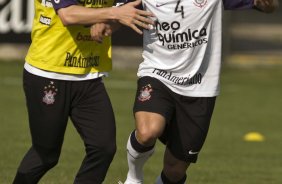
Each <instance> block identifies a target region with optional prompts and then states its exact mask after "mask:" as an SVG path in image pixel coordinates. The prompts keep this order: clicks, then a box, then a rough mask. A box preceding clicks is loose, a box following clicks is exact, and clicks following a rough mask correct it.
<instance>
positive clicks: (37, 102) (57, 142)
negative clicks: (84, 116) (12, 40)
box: [23, 71, 69, 148]
mask: <svg viewBox="0 0 282 184" xmlns="http://www.w3.org/2000/svg"><path fill="white" fill-rule="evenodd" d="M23 84H24V91H25V96H26V104H27V109H28V116H29V125H30V131H31V136H32V142H33V144H34V145H36V146H39V147H42V148H44V147H45V148H57V147H60V146H61V144H62V141H63V137H64V133H65V129H66V124H67V121H68V112H69V108H68V107H69V102H68V100H67V83H66V82H65V81H59V80H52V79H47V78H43V77H39V76H36V75H33V74H30V73H28V72H27V71H24V77H23Z"/></svg>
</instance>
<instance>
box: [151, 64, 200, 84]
mask: <svg viewBox="0 0 282 184" xmlns="http://www.w3.org/2000/svg"><path fill="white" fill-rule="evenodd" d="M152 73H153V74H156V75H158V76H160V77H162V78H164V79H166V80H169V81H171V82H173V83H174V84H177V85H181V86H191V85H195V84H201V83H202V78H203V75H202V74H201V73H196V74H195V75H193V76H190V75H188V76H177V75H174V74H173V73H172V72H168V71H166V70H161V69H157V68H155V69H154V70H153V72H152Z"/></svg>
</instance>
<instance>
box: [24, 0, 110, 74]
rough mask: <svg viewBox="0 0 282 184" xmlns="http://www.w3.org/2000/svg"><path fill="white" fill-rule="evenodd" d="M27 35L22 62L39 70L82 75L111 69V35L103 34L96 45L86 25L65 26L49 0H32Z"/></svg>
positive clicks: (99, 3)
mask: <svg viewBox="0 0 282 184" xmlns="http://www.w3.org/2000/svg"><path fill="white" fill-rule="evenodd" d="M40 1H41V2H40ZM78 2H80V1H78ZM85 2H86V1H85ZM87 2H88V1H87ZM80 3H81V2H80ZM112 4H113V2H112V1H104V0H101V1H97V2H96V3H95V4H93V3H92V4H87V3H84V4H81V5H82V6H86V7H92V8H93V7H95V8H98V7H110V6H112ZM31 38H32V43H31V46H30V48H29V51H28V54H27V56H26V61H27V62H28V63H29V64H30V65H32V66H34V67H37V68H40V69H42V70H46V71H52V72H58V73H68V74H86V73H94V72H106V71H109V70H111V68H112V60H111V38H110V37H106V38H105V39H104V40H103V43H102V44H99V43H97V42H95V41H93V40H92V39H91V36H90V28H89V27H86V26H68V27H65V26H64V25H63V24H62V22H61V20H60V18H59V16H58V15H57V14H56V12H55V10H54V8H53V7H52V4H51V3H50V2H49V1H46V0H35V16H34V20H33V28H32V33H31Z"/></svg>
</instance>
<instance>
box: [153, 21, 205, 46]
mask: <svg viewBox="0 0 282 184" xmlns="http://www.w3.org/2000/svg"><path fill="white" fill-rule="evenodd" d="M156 31H157V35H158V39H159V41H160V42H161V44H162V45H163V46H166V47H167V48H168V49H175V50H176V49H189V48H194V47H197V46H200V45H202V44H206V43H208V38H207V37H208V34H207V28H205V27H202V28H200V29H190V28H188V29H187V30H184V31H183V30H181V23H180V22H178V21H173V22H159V21H157V22H156Z"/></svg>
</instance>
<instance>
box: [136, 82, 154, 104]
mask: <svg viewBox="0 0 282 184" xmlns="http://www.w3.org/2000/svg"><path fill="white" fill-rule="evenodd" d="M152 91H153V89H152V86H151V84H147V85H146V86H144V87H142V89H141V90H140V95H139V97H138V100H139V101H141V102H144V101H147V100H150V98H151V92H152Z"/></svg>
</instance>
